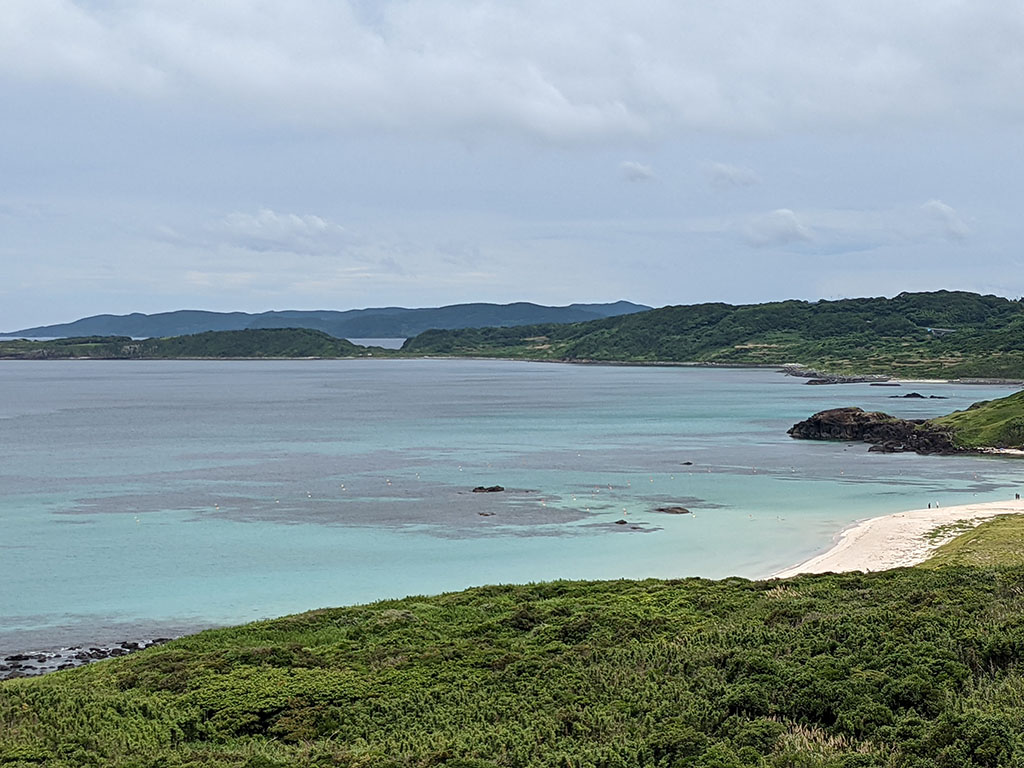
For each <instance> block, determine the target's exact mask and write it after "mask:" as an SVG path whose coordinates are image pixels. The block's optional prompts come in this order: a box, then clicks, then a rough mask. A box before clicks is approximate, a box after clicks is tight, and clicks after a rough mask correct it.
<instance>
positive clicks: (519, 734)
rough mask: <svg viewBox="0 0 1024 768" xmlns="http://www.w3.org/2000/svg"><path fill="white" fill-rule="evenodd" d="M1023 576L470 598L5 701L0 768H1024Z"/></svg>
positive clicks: (157, 660) (296, 619)
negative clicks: (313, 767) (208, 767)
mask: <svg viewBox="0 0 1024 768" xmlns="http://www.w3.org/2000/svg"><path fill="white" fill-rule="evenodd" d="M1022 581H1024V570H1020V569H972V568H942V569H937V570H924V569H903V570H897V571H889V572H884V573H878V574H871V575H861V574H847V575H832V574H829V575H823V576H804V577H800V578H796V579H791V580H787V581H781V582H780V581H769V582H748V581H745V580H742V579H727V580H724V581H719V582H711V581H704V580H699V579H687V580H682V581H667V582H666V581H644V582H629V581H619V582H591V583H566V582H556V583H550V584H540V585H527V586H518V587H514V586H509V587H484V588H479V589H472V590H468V591H466V592H461V593H455V594H448V595H441V596H438V597H432V598H421V597H413V598H406V599H404V600H397V601H389V602H382V603H377V604H374V605H368V606H358V607H352V608H342V609H333V610H324V611H317V612H313V613H308V614H302V615H297V616H292V617H287V618H282V619H277V620H274V621H267V622H261V623H257V624H252V625H249V626H245V627H238V628H232V629H225V630H218V631H210V632H204V633H202V634H199V635H196V636H193V637H187V638H183V639H181V640H178V641H176V642H173V643H170V644H168V645H165V646H161V647H155V648H152V649H149V650H147V651H144V652H141V653H139V654H137V655H133V656H128V657H124V658H121V659H117V660H112V661H107V662H100V663H97V664H94V665H91V666H89V667H84V668H81V669H78V670H71V671H68V672H60V673H55V674H52V675H48V676H46V677H43V678H39V679H29V680H14V681H9V682H7V683H3V684H0V764H3V765H5V766H19V767H23V766H36V765H47V766H75V767H76V768H77V767H79V766H111V767H113V768H118V767H120V768H127V767H128V766H132V767H133V768H143V767H144V766H147V767H153V768H155V767H156V766H162V767H163V768H171V767H172V766H185V765H188V766H201V765H232V766H247V767H248V768H272V767H275V766H280V767H283V766H293V765H298V766H302V765H317V766H328V765H338V766H356V765H359V766H371V765H372V766H435V765H438V766H440V765H446V766H452V767H453V768H454V766H460V767H461V768H468V767H469V766H474V767H475V768H485V767H486V766H608V767H611V766H651V767H652V768H656V767H661V766H664V767H665V768H669V767H670V766H696V767H698V768H699V767H704V768H711V767H712V766H714V767H715V768H732V767H736V768H738V767H739V766H772V767H778V768H782V767H783V766H786V767H790V766H799V767H801V768H813V767H824V766H829V767H835V768H839V767H840V766H842V767H843V768H853V767H854V766H857V767H859V768H863V767H866V766H890V767H891V768H897V767H903V766H906V767H907V768H911V767H914V768H936V767H937V768H964V767H965V766H1021V765H1024V676H1022V670H1021V667H1020V664H1021V661H1022V654H1024V590H1022V589H1021V585H1022Z"/></svg>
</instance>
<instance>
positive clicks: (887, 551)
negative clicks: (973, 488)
mask: <svg viewBox="0 0 1024 768" xmlns="http://www.w3.org/2000/svg"><path fill="white" fill-rule="evenodd" d="M1021 513H1024V500H1022V499H1009V500H1007V501H990V502H984V503H980V504H962V505H959V506H955V507H941V508H939V507H936V508H931V509H929V508H925V509H912V510H908V511H906V512H895V513H893V514H891V515H883V516H882V517H873V518H870V519H868V520H862V521H860V522H857V523H854V524H853V525H851V526H849V527H847V528H845V529H843V530H842V531H841V532H840V533H839V534H837V536H836V539H835V541H834V543H833V545H832V547H830V548H829V549H828V550H827V551H825V552H823V553H821V554H818V555H815V556H814V557H812V558H810V559H808V560H805V561H803V562H802V563H798V564H797V565H793V566H790V567H788V568H784V569H783V570H781V571H777V572H776V573H773V574H772V575H771V576H770V577H769V578H774V579H786V578H789V577H791V576H796V575H798V574H803V573H828V572H836V573H843V572H847V571H864V572H865V573H867V572H871V571H884V570H888V569H890V568H903V567H907V566H911V565H917V564H919V563H922V562H924V561H925V560H927V559H928V556H929V555H931V553H932V552H933V551H934V550H936V549H937V548H938V547H940V546H942V545H943V544H945V543H946V542H947V541H950V540H951V539H953V538H955V537H956V536H957V535H958V534H960V533H963V531H964V526H969V527H974V526H976V525H978V524H980V523H982V522H984V521H986V520H990V519H992V518H993V517H997V516H999V515H1012V514H1021ZM943 528H945V529H946V530H939V531H938V532H936V529H943Z"/></svg>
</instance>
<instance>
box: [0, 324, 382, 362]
mask: <svg viewBox="0 0 1024 768" xmlns="http://www.w3.org/2000/svg"><path fill="white" fill-rule="evenodd" d="M366 354H375V355H386V354H390V353H389V351H388V350H384V349H381V348H379V347H360V346H357V345H355V344H352V343H351V342H348V341H345V340H344V339H336V338H334V337H333V336H328V335H327V334H326V333H323V332H322V331H314V330H310V329H308V328H267V329H260V330H246V331H207V332H206V333H197V334H193V335H191V336H172V337H170V338H162V339H138V340H133V339H130V338H128V337H124V336H90V337H83V338H70V339H56V340H53V341H31V340H25V339H19V340H15V341H0V358H18V359H32V360H58V359H64V358H82V357H84V358H96V359H104V360H111V359H114V360H120V359H125V360H130V359H168V358H233V357H355V356H362V355H366Z"/></svg>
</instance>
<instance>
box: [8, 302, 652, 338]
mask: <svg viewBox="0 0 1024 768" xmlns="http://www.w3.org/2000/svg"><path fill="white" fill-rule="evenodd" d="M648 309H650V307H647V306H643V305H641V304H633V303H631V302H628V301H618V302H615V303H613V304H570V305H569V306H566V307H547V306H543V305H540V304H530V303H528V302H518V303H515V304H452V305H450V306H446V307H435V308H425V309H405V308H403V307H380V308H375V309H350V310H346V311H343V312H337V311H333V310H315V311H303V310H285V311H280V312H261V313H259V314H249V313H246V312H206V311H203V310H191V309H184V310H179V311H176V312H161V313H159V314H154V315H144V314H140V313H138V312H136V313H133V314H130V315H94V316H92V317H85V318H82V319H81V320H75V321H74V322H72V323H61V324H58V325H40V326H36V327H34V328H22V329H20V330H17V331H10V332H8V333H3V334H0V335H4V336H18V337H23V338H40V337H70V336H133V337H135V338H142V337H160V336H183V335H187V334H194V333H202V332H203V331H240V330H245V329H253V328H312V329H314V330H318V331H323V332H324V333H327V334H329V335H331V336H334V337H337V338H339V339H385V338H392V339H394V338H403V339H404V338H408V337H410V336H415V335H417V334H419V333H422V332H423V331H426V330H429V329H431V328H482V327H509V326H516V325H530V324H535V323H575V322H581V321H585V320H595V319H600V318H606V317H614V316H618V315H625V314H630V313H633V312H643V311H645V310H648Z"/></svg>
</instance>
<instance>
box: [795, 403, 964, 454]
mask: <svg viewBox="0 0 1024 768" xmlns="http://www.w3.org/2000/svg"><path fill="white" fill-rule="evenodd" d="M789 435H790V437H794V438H797V439H799V440H861V441H863V442H866V443H871V448H870V450H872V451H881V452H883V453H902V452H904V451H913V452H915V453H921V454H933V453H938V454H950V453H957V452H958V449H957V447H956V445H955V444H954V443H953V433H952V432H951V431H950V430H947V429H942V428H939V427H936V426H934V425H932V424H929V423H928V422H927V421H925V420H924V419H899V418H896V417H895V416H890V415H889V414H887V413H879V412H877V411H865V410H863V409H862V408H833V409H832V410H829V411H821V412H820V413H816V414H814V415H813V416H811V418H809V419H805V420H804V421H801V422H800V423H799V424H794V425H793V426H792V427H791V428H790V429H789Z"/></svg>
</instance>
